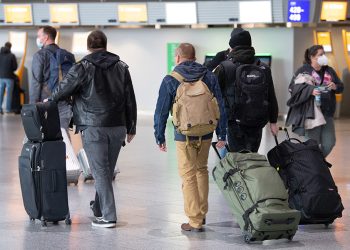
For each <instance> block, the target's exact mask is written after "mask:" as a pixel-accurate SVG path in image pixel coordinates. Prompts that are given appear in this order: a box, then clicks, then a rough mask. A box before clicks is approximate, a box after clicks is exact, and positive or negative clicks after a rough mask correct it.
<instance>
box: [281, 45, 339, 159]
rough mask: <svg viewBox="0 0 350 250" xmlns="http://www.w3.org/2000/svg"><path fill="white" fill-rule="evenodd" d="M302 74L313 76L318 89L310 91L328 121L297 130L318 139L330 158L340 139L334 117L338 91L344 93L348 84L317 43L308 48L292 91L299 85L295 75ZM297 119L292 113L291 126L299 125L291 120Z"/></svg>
mask: <svg viewBox="0 0 350 250" xmlns="http://www.w3.org/2000/svg"><path fill="white" fill-rule="evenodd" d="M300 74H307V75H309V76H311V78H312V83H313V85H314V88H313V90H310V91H309V92H308V94H309V98H310V99H311V100H312V101H315V100H317V105H319V106H320V108H321V112H322V114H323V117H324V119H325V122H326V123H325V124H324V125H321V126H317V127H315V128H312V129H305V128H304V126H302V125H304V124H302V125H301V126H299V130H296V131H295V132H296V133H298V134H299V135H305V137H306V138H308V139H314V140H316V141H317V142H318V143H319V145H320V147H321V149H322V152H323V155H324V156H325V157H326V156H327V155H329V154H330V152H331V151H332V149H333V147H334V146H335V140H336V139H335V129H334V119H333V116H334V113H335V106H336V100H335V94H338V93H342V92H343V90H344V84H343V83H342V82H341V80H340V79H339V77H338V75H337V73H336V72H335V70H334V69H333V68H332V67H330V66H328V58H327V56H326V55H325V52H324V49H323V46H321V45H313V46H311V47H310V48H308V49H306V51H305V54H304V65H303V66H301V67H300V68H299V69H298V70H297V71H296V72H295V74H294V76H293V78H292V81H291V83H290V85H289V91H290V92H291V93H293V92H295V89H296V88H298V87H299V86H298V85H297V84H295V78H296V77H298V76H299V75H300ZM309 88H310V87H309ZM307 103H308V102H303V104H301V105H299V106H304V105H306V104H307ZM312 104H313V102H312ZM297 108H298V107H297ZM300 108H304V107H300ZM289 113H290V112H289ZM294 118H295V116H293V115H289V116H288V117H287V125H293V126H294V127H296V126H295V125H296V124H294V123H293V122H291V121H293V120H294ZM300 128H301V129H300Z"/></svg>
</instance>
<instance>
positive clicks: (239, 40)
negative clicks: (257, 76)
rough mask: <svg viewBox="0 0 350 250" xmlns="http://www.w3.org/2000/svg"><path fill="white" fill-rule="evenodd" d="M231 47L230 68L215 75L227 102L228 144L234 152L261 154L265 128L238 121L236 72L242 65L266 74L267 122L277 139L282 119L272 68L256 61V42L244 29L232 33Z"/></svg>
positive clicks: (216, 72) (220, 67)
mask: <svg viewBox="0 0 350 250" xmlns="http://www.w3.org/2000/svg"><path fill="white" fill-rule="evenodd" d="M229 45H230V47H231V49H230V53H229V54H228V57H227V61H225V62H228V61H230V63H227V64H226V63H225V65H228V66H229V67H226V66H224V64H223V63H221V64H220V65H219V66H218V67H217V68H216V69H215V71H214V73H215V74H216V75H217V77H218V81H219V85H220V88H221V92H222V95H223V97H224V100H225V110H226V115H227V119H228V124H227V140H228V145H229V148H230V151H232V152H239V151H241V150H250V151H252V152H257V151H258V149H259V146H260V142H261V137H262V127H261V126H257V127H254V126H249V127H248V126H244V125H242V124H240V123H239V122H238V121H237V118H236V113H235V108H236V107H235V106H234V103H235V92H234V87H233V86H234V83H235V81H236V70H237V68H238V66H239V65H242V64H254V65H257V64H258V65H259V66H260V68H261V69H262V70H263V71H264V75H265V79H266V80H265V81H266V84H267V88H268V90H267V92H268V95H267V96H268V100H267V102H268V114H266V121H268V122H270V130H271V132H272V134H274V135H276V134H277V132H278V127H277V125H276V122H277V118H278V104H277V99H276V94H275V89H274V85H273V80H272V75H271V70H270V68H269V66H268V65H265V64H263V63H262V62H260V61H257V59H256V58H255V50H254V48H253V47H252V40H251V36H250V33H249V32H248V31H246V30H244V29H241V28H236V29H234V30H233V31H232V33H231V39H230V41H229Z"/></svg>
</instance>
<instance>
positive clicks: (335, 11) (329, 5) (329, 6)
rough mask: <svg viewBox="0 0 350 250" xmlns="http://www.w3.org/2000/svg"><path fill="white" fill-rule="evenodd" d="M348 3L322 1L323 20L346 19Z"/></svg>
mask: <svg viewBox="0 0 350 250" xmlns="http://www.w3.org/2000/svg"><path fill="white" fill-rule="evenodd" d="M347 5H348V3H347V2H346V1H345V2H344V1H324V2H322V9H321V18H320V19H321V20H322V21H330V22H336V21H344V20H346V11H347Z"/></svg>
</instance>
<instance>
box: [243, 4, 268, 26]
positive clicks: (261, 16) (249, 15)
mask: <svg viewBox="0 0 350 250" xmlns="http://www.w3.org/2000/svg"><path fill="white" fill-rule="evenodd" d="M239 22H240V23H271V22H272V7H271V1H245V2H239Z"/></svg>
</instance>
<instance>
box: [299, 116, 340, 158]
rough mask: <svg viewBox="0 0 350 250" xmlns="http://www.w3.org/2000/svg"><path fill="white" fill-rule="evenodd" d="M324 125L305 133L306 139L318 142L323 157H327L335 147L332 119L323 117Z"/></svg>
mask: <svg viewBox="0 0 350 250" xmlns="http://www.w3.org/2000/svg"><path fill="white" fill-rule="evenodd" d="M324 118H325V120H326V124H325V125H322V126H318V127H316V128H313V129H308V130H306V131H305V138H306V139H314V140H315V141H317V142H318V145H319V146H320V148H321V150H322V152H323V156H324V157H327V156H328V155H329V154H330V153H331V151H332V149H333V147H334V146H335V141H336V139H335V128H334V120H333V117H327V116H325V117H324Z"/></svg>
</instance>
